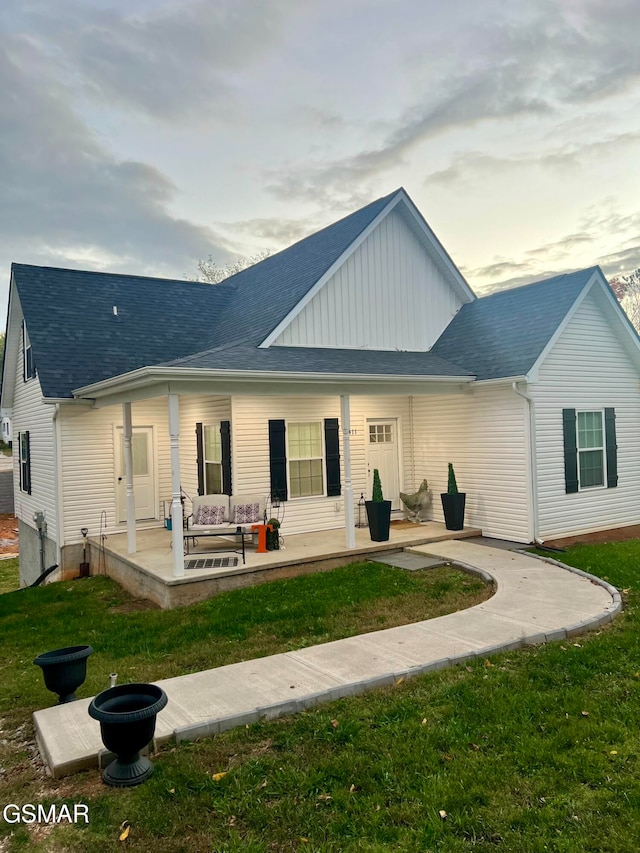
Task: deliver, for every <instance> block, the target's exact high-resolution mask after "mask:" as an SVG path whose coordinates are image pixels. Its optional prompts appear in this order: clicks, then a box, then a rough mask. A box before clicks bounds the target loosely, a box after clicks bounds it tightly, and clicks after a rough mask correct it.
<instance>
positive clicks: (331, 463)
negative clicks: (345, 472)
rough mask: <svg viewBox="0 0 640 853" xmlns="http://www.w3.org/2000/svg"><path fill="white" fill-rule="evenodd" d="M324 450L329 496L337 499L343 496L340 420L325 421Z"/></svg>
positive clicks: (329, 419) (327, 419)
mask: <svg viewBox="0 0 640 853" xmlns="http://www.w3.org/2000/svg"><path fill="white" fill-rule="evenodd" d="M324 449H325V464H326V470H327V496H328V497H336V496H337V495H340V494H342V489H341V485H340V438H339V435H338V419H337V418H325V419H324Z"/></svg>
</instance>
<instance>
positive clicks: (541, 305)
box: [432, 267, 602, 380]
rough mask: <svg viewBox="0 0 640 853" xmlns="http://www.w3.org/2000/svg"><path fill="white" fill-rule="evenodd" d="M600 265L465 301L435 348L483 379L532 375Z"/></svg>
mask: <svg viewBox="0 0 640 853" xmlns="http://www.w3.org/2000/svg"><path fill="white" fill-rule="evenodd" d="M596 271H597V272H598V273H599V274H600V276H602V273H601V272H600V270H599V268H598V267H590V268H589V269H586V270H580V271H579V272H575V273H566V274H564V275H558V276H554V277H553V278H550V279H546V280H545V281H540V282H534V283H533V284H527V285H524V286H523V287H516V288H512V289H510V290H502V291H499V292H498V293H494V294H492V295H491V296H484V297H482V298H480V299H477V300H475V301H474V302H471V303H468V304H466V305H463V306H462V308H461V309H460V311H459V312H458V314H457V315H456V316H455V318H454V319H453V321H452V322H451V324H450V325H449V326H448V328H447V329H445V331H444V332H443V333H442V335H441V336H440V338H439V339H438V341H437V342H436V344H435V346H434V347H433V350H432V351H433V352H434V353H435V354H436V355H439V356H440V357H441V358H444V359H446V360H448V361H452V362H453V363H454V364H458V365H460V366H461V367H464V368H466V369H468V370H471V371H473V372H474V373H475V374H476V376H477V378H478V379H479V380H482V379H499V378H504V377H509V376H526V375H527V374H528V373H529V372H530V371H531V370H532V369H533V368H534V366H535V365H536V363H537V361H538V359H539V358H540V357H541V356H542V354H543V353H544V351H545V349H546V347H547V346H548V345H549V344H550V342H551V341H552V338H553V336H554V334H555V333H556V332H557V330H558V329H559V327H560V326H561V324H562V322H563V321H564V320H565V318H566V316H567V315H568V313H569V312H570V310H571V308H572V307H573V306H574V304H575V302H576V300H577V299H578V297H579V296H580V295H581V294H582V293H583V291H584V290H585V288H586V287H587V286H588V285H589V284H590V283H591V282H592V281H593V280H594V276H595V274H596Z"/></svg>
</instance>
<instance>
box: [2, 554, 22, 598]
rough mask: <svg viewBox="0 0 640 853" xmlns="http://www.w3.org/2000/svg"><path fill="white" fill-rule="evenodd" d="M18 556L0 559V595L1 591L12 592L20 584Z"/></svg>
mask: <svg viewBox="0 0 640 853" xmlns="http://www.w3.org/2000/svg"><path fill="white" fill-rule="evenodd" d="M18 562H19V561H18V558H17V557H11V558H10V559H8V560H0V595H2V593H3V592H13V591H14V590H15V589H18V587H19V586H20V576H19V568H18Z"/></svg>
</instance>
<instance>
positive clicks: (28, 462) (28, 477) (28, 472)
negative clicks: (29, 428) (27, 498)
mask: <svg viewBox="0 0 640 853" xmlns="http://www.w3.org/2000/svg"><path fill="white" fill-rule="evenodd" d="M25 436H26V439H25V441H26V445H27V460H26V464H25V469H26V470H25V474H26V477H25V479H26V481H27V488H26V492H27V494H29V495H30V494H31V440H30V438H29V433H28V432H25Z"/></svg>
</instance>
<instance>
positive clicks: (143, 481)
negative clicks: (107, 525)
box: [116, 427, 158, 521]
mask: <svg viewBox="0 0 640 853" xmlns="http://www.w3.org/2000/svg"><path fill="white" fill-rule="evenodd" d="M131 455H132V457H133V494H134V496H135V501H136V521H143V520H144V519H151V518H157V517H158V501H157V499H156V478H155V466H154V459H153V429H152V428H151V427H134V428H133V433H132V435H131ZM116 473H117V485H116V504H117V513H118V521H126V520H127V491H126V481H125V470H124V434H123V432H122V427H118V443H117V453H116Z"/></svg>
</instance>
